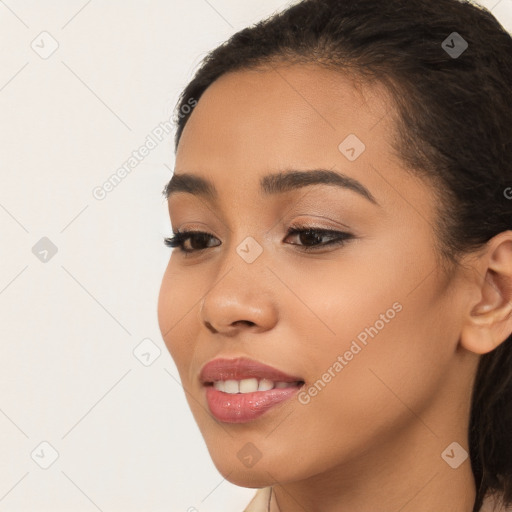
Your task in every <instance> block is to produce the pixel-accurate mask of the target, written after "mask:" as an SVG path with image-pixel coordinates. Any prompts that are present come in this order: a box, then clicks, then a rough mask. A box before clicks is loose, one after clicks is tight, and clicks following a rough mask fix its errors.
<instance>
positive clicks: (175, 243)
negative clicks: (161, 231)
mask: <svg viewBox="0 0 512 512" xmlns="http://www.w3.org/2000/svg"><path fill="white" fill-rule="evenodd" d="M173 234H174V236H173V237H171V238H164V244H165V245H166V246H167V247H172V248H175V247H178V248H179V250H180V251H181V252H185V253H191V252H198V251H202V250H204V249H206V248H207V247H202V246H203V245H204V244H206V243H207V242H208V241H210V240H212V239H214V238H215V237H214V236H213V235H210V234H208V233H205V232H204V231H181V232H173ZM186 242H190V246H191V248H187V247H185V243H186ZM217 245H219V244H217ZM198 246H199V247H198ZM210 247H211V246H210ZM213 247H215V245H214V246H213Z"/></svg>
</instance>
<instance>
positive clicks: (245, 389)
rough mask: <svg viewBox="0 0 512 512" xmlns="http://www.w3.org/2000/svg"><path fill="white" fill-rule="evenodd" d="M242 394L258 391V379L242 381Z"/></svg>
mask: <svg viewBox="0 0 512 512" xmlns="http://www.w3.org/2000/svg"><path fill="white" fill-rule="evenodd" d="M239 388H240V393H253V392H254V391H258V379H243V380H241V381H240V385H239Z"/></svg>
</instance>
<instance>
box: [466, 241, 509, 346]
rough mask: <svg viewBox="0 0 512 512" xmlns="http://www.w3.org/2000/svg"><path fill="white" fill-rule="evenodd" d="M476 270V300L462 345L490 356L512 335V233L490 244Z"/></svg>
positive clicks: (481, 256) (470, 311) (471, 307)
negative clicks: (490, 353)
mask: <svg viewBox="0 0 512 512" xmlns="http://www.w3.org/2000/svg"><path fill="white" fill-rule="evenodd" d="M475 270H477V272H478V278H477V279H476V280H475V281H474V283H473V284H472V286H473V287H474V288H475V297H476V299H475V300H473V302H471V303H470V310H469V311H468V313H467V318H466V320H465V322H464V325H463V328H462V331H461V339H460V343H461V345H462V346H463V347H464V348H465V349H467V350H469V351H471V352H474V353H476V354H486V353H488V352H491V351H492V350H494V349H495V348H496V347H497V346H498V345H500V344H501V343H503V342H504V341H505V340H506V339H507V338H508V337H509V336H510V335H511V333H512V231H504V232H502V233H500V234H498V235H496V236H495V237H494V238H492V239H491V240H489V242H487V244H486V246H485V248H484V250H483V251H482V253H481V254H480V255H479V256H478V258H477V264H476V266H475Z"/></svg>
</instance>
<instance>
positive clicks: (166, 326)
mask: <svg viewBox="0 0 512 512" xmlns="http://www.w3.org/2000/svg"><path fill="white" fill-rule="evenodd" d="M199 297H201V295H200V294H199V292H198V291H197V290H195V288H194V287H193V286H192V285H191V284H190V282H185V279H184V277H183V273H179V272H174V271H173V268H172V262H169V265H168V266H167V269H166V271H165V274H164V276H163V279H162V283H161V285H160V292H159V295H158V325H159V328H160V332H161V334H162V338H163V340H164V342H165V345H166V347H167V349H168V350H169V353H170V354H171V357H172V358H173V360H174V361H175V363H176V366H177V368H178V370H181V369H182V367H183V365H184V364H185V363H186V361H187V360H188V359H189V358H190V356H191V350H192V349H193V337H192V336H191V334H192V332H191V330H190V329H187V326H190V315H193V314H195V309H194V304H195V303H196V302H197V300H198V298H199ZM187 333H188V338H190V339H186V338H187Z"/></svg>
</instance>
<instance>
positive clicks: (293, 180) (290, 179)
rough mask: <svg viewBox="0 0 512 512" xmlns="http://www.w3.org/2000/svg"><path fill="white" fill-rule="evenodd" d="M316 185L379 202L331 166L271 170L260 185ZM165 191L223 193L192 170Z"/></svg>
mask: <svg viewBox="0 0 512 512" xmlns="http://www.w3.org/2000/svg"><path fill="white" fill-rule="evenodd" d="M312 185H330V186H334V187H341V188H344V189H348V190H352V191H353V192H356V193H357V194H359V195H360V196H362V197H364V198H366V199H367V200H368V201H370V202H372V203H374V204H376V205H378V203H377V201H376V199H375V198H374V197H373V195H372V194H371V192H370V191H369V190H368V189H367V188H366V187H365V186H364V185H363V184H362V183H360V182H359V181H357V180H356V179H354V178H351V177H349V176H346V175H345V174H341V173H338V172H334V171H331V170H327V169H312V170H307V171H298V170H287V171H283V172H278V173H274V174H267V175H266V176H263V177H262V178H261V179H260V189H261V191H262V192H263V193H264V194H265V195H276V194H282V193H284V192H288V191H290V190H296V189H300V188H303V187H308V186H312ZM162 193H163V195H164V196H165V197H166V198H167V199H169V198H170V197H171V196H173V195H174V194H178V193H187V194H192V195H195V196H200V197H202V198H204V199H207V200H210V201H212V202H216V201H217V200H218V197H219V193H218V191H217V189H216V187H215V185H214V184H213V182H212V181H210V180H209V179H207V178H203V177H202V176H198V175H196V174H190V173H180V174H174V175H173V176H172V178H171V179H170V181H169V183H167V185H166V186H165V188H164V190H163V192H162Z"/></svg>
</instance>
